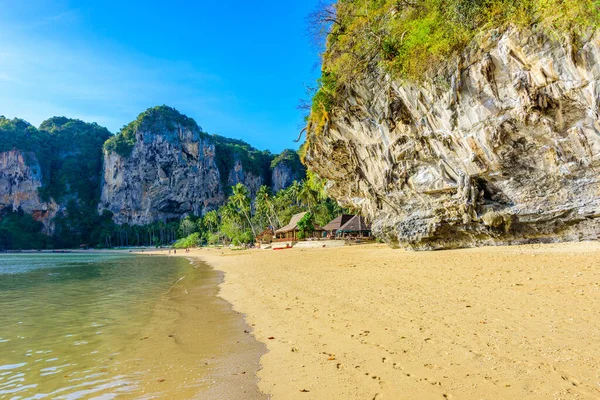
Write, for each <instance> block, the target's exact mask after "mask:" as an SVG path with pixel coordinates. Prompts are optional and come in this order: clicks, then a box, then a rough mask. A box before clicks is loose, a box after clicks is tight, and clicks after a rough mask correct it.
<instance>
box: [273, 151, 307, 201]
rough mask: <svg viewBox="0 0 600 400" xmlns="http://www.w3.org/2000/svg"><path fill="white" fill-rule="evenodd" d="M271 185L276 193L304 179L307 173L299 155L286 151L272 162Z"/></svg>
mask: <svg viewBox="0 0 600 400" xmlns="http://www.w3.org/2000/svg"><path fill="white" fill-rule="evenodd" d="M271 171H272V172H271V185H272V189H273V191H274V192H278V191H280V190H282V189H285V188H287V187H288V186H290V185H291V184H292V183H293V182H294V181H300V180H302V179H304V177H305V175H306V171H305V169H304V166H303V165H302V163H301V162H300V157H299V156H298V153H297V152H295V151H293V150H284V151H283V152H282V153H281V154H280V155H279V156H277V157H276V158H275V159H274V160H273V161H272V162H271Z"/></svg>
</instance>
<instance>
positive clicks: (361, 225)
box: [337, 215, 371, 237]
mask: <svg viewBox="0 0 600 400" xmlns="http://www.w3.org/2000/svg"><path fill="white" fill-rule="evenodd" d="M337 233H338V234H339V235H341V236H350V237H370V236H371V225H369V224H367V222H366V221H365V219H364V218H363V217H362V216H361V215H355V216H353V217H352V218H351V219H350V220H349V221H348V222H346V223H345V224H344V225H342V226H341V227H340V229H338V231H337Z"/></svg>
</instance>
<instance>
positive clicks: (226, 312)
mask: <svg viewBox="0 0 600 400" xmlns="http://www.w3.org/2000/svg"><path fill="white" fill-rule="evenodd" d="M132 255H136V256H137V255H147V256H153V255H154V256H163V257H168V254H166V251H165V253H163V252H162V251H161V250H156V251H152V252H150V251H147V252H146V251H145V252H144V253H136V252H133V253H132ZM188 255H189V254H185V253H184V254H181V255H176V257H177V258H180V259H185V260H186V262H189V264H190V267H188V269H187V271H186V272H185V274H184V275H183V276H181V277H179V278H178V279H177V280H176V281H174V282H173V284H172V285H171V286H170V288H169V290H168V291H167V292H165V293H163V294H162V295H161V297H160V299H158V300H157V303H156V304H155V305H154V307H153V312H152V318H151V320H150V322H149V324H148V326H147V327H146V328H145V330H144V333H143V335H142V338H141V339H140V341H139V342H137V343H132V349H131V352H130V355H131V354H133V355H135V358H130V359H129V360H127V361H126V362H125V363H123V364H122V365H121V367H120V368H121V371H128V370H131V371H133V372H135V371H137V370H138V369H139V364H140V362H141V365H143V366H144V368H145V369H146V370H145V373H144V374H145V375H146V376H145V377H144V379H141V380H140V384H141V386H140V390H141V392H138V391H136V392H135V398H137V397H138V396H139V395H140V394H145V395H151V396H154V395H159V396H168V397H169V398H197V397H198V396H201V397H210V398H223V397H225V398H228V399H232V400H234V399H240V400H242V399H265V398H266V396H264V395H263V394H262V393H260V392H259V391H258V387H257V378H256V371H257V370H258V368H259V359H260V356H261V355H262V354H263V353H264V352H265V350H264V346H263V344H262V343H260V342H258V341H256V339H255V338H254V337H253V336H251V335H249V334H248V333H247V332H249V330H250V329H249V327H248V326H247V324H246V321H245V320H244V318H243V316H242V317H241V318H240V315H239V313H238V312H236V311H235V310H233V308H232V307H231V304H230V303H229V302H227V301H226V300H224V299H222V298H221V297H220V296H218V293H219V291H220V285H221V284H222V282H223V281H224V274H223V272H221V271H218V270H216V269H214V268H212V267H211V266H210V265H208V264H206V263H204V262H203V261H202V260H199V259H198V258H196V257H188Z"/></svg>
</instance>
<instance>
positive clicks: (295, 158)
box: [271, 149, 306, 177]
mask: <svg viewBox="0 0 600 400" xmlns="http://www.w3.org/2000/svg"><path fill="white" fill-rule="evenodd" d="M279 164H285V165H287V166H288V167H289V168H290V169H291V170H292V173H293V174H295V175H296V176H299V177H304V175H305V174H306V168H305V167H304V165H303V164H302V161H300V155H299V154H298V152H297V151H294V150H290V149H286V150H284V151H282V152H281V153H280V154H279V155H277V156H276V157H275V158H274V159H273V161H271V169H275V168H276V167H277V166H278V165H279Z"/></svg>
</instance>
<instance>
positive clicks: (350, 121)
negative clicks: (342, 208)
mask: <svg viewBox="0 0 600 400" xmlns="http://www.w3.org/2000/svg"><path fill="white" fill-rule="evenodd" d="M477 43H478V44H477V45H475V44H474V45H473V46H471V48H470V49H469V50H468V51H466V52H465V53H464V54H463V55H462V57H461V59H460V61H459V62H458V63H457V65H455V66H454V67H453V68H450V67H449V68H448V69H446V70H445V71H443V72H441V73H440V74H438V76H437V77H435V78H433V79H431V80H429V81H426V82H425V83H414V82H405V81H402V82H401V81H398V80H394V79H391V78H390V77H389V76H387V75H385V74H384V73H383V72H382V71H380V70H377V69H375V70H372V71H370V72H369V73H367V74H365V75H364V76H362V77H361V79H357V80H356V81H355V82H353V83H352V84H351V85H350V86H349V87H347V88H345V90H346V94H347V95H346V96H345V97H344V103H343V104H341V105H339V107H336V108H335V109H334V110H333V112H332V113H331V114H330V117H329V121H328V122H327V124H326V126H325V130H324V131H323V132H321V133H315V132H311V133H310V135H309V147H308V150H307V156H306V162H307V164H308V167H309V168H310V169H312V170H314V171H315V172H317V173H318V174H319V175H320V176H321V177H323V178H326V179H328V180H329V183H328V191H329V193H330V194H331V195H332V196H333V197H335V198H336V199H337V200H338V201H340V202H341V203H342V204H344V205H347V206H352V207H356V208H359V209H361V210H362V213H363V214H364V215H365V216H366V217H368V219H370V220H371V221H372V224H373V231H374V232H375V234H376V235H377V236H379V237H381V238H383V239H384V240H385V241H387V242H388V243H389V244H390V245H392V246H403V247H410V248H413V249H419V250H432V249H443V248H454V247H468V246H476V245H490V244H511V243H525V242H531V241H567V240H586V239H598V238H599V237H600V219H599V217H600V178H599V171H600V119H599V117H598V115H599V114H598V113H599V112H600V109H599V106H600V80H599V77H600V34H599V33H598V32H596V33H595V34H593V35H590V36H589V37H584V38H581V40H580V45H579V46H578V47H575V46H574V45H572V44H571V41H570V40H567V39H566V38H564V39H563V38H561V39H553V38H549V37H547V36H543V35H541V34H540V33H536V32H532V31H527V30H518V29H515V28H511V29H508V30H507V31H506V32H504V33H503V34H502V35H497V36H496V37H492V36H491V35H489V36H488V37H482V38H479V40H478V42H477Z"/></svg>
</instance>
